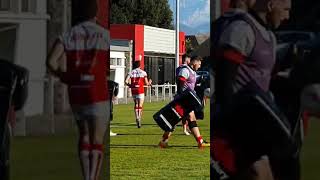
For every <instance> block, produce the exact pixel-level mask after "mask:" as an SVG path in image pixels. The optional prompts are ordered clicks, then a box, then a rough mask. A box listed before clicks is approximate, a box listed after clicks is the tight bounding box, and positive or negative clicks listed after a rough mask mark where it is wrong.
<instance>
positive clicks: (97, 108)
mask: <svg viewBox="0 0 320 180" xmlns="http://www.w3.org/2000/svg"><path fill="white" fill-rule="evenodd" d="M71 108H72V112H73V115H74V118H75V120H76V121H82V120H88V119H89V120H90V119H93V120H97V119H99V120H102V121H104V122H105V123H107V122H108V121H109V119H110V103H109V101H103V102H97V103H94V104H89V105H72V106H71Z"/></svg>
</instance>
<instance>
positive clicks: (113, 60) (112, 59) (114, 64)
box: [110, 58, 117, 66]
mask: <svg viewBox="0 0 320 180" xmlns="http://www.w3.org/2000/svg"><path fill="white" fill-rule="evenodd" d="M116 61H117V59H116V58H110V65H113V66H116V65H117V62H116Z"/></svg>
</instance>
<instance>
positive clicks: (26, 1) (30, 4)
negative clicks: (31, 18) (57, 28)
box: [20, 0, 37, 13]
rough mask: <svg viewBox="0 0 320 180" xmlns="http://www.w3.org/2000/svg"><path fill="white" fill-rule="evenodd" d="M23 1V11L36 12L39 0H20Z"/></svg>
mask: <svg viewBox="0 0 320 180" xmlns="http://www.w3.org/2000/svg"><path fill="white" fill-rule="evenodd" d="M20 1H21V12H32V13H35V12H36V4H37V0H20Z"/></svg>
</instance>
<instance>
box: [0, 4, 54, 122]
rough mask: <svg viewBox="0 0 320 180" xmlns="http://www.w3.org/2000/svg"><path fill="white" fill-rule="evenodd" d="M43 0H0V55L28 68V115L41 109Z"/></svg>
mask: <svg viewBox="0 0 320 180" xmlns="http://www.w3.org/2000/svg"><path fill="white" fill-rule="evenodd" d="M46 9H47V5H46V0H0V58H3V59H7V60H9V61H11V62H13V63H15V64H18V65H21V66H24V67H26V68H27V69H28V70H29V72H30V82H29V96H28V100H27V103H26V105H25V107H24V113H25V115H27V116H30V115H35V114H41V113H43V104H44V82H43V79H44V75H45V71H46V68H45V60H46V56H47V35H46V34H47V30H46V26H47V20H48V19H49V16H48V15H47V12H46Z"/></svg>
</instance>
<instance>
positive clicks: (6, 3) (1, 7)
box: [0, 0, 11, 11]
mask: <svg viewBox="0 0 320 180" xmlns="http://www.w3.org/2000/svg"><path fill="white" fill-rule="evenodd" d="M10 8H11V4H10V0H0V11H9V10H10Z"/></svg>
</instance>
